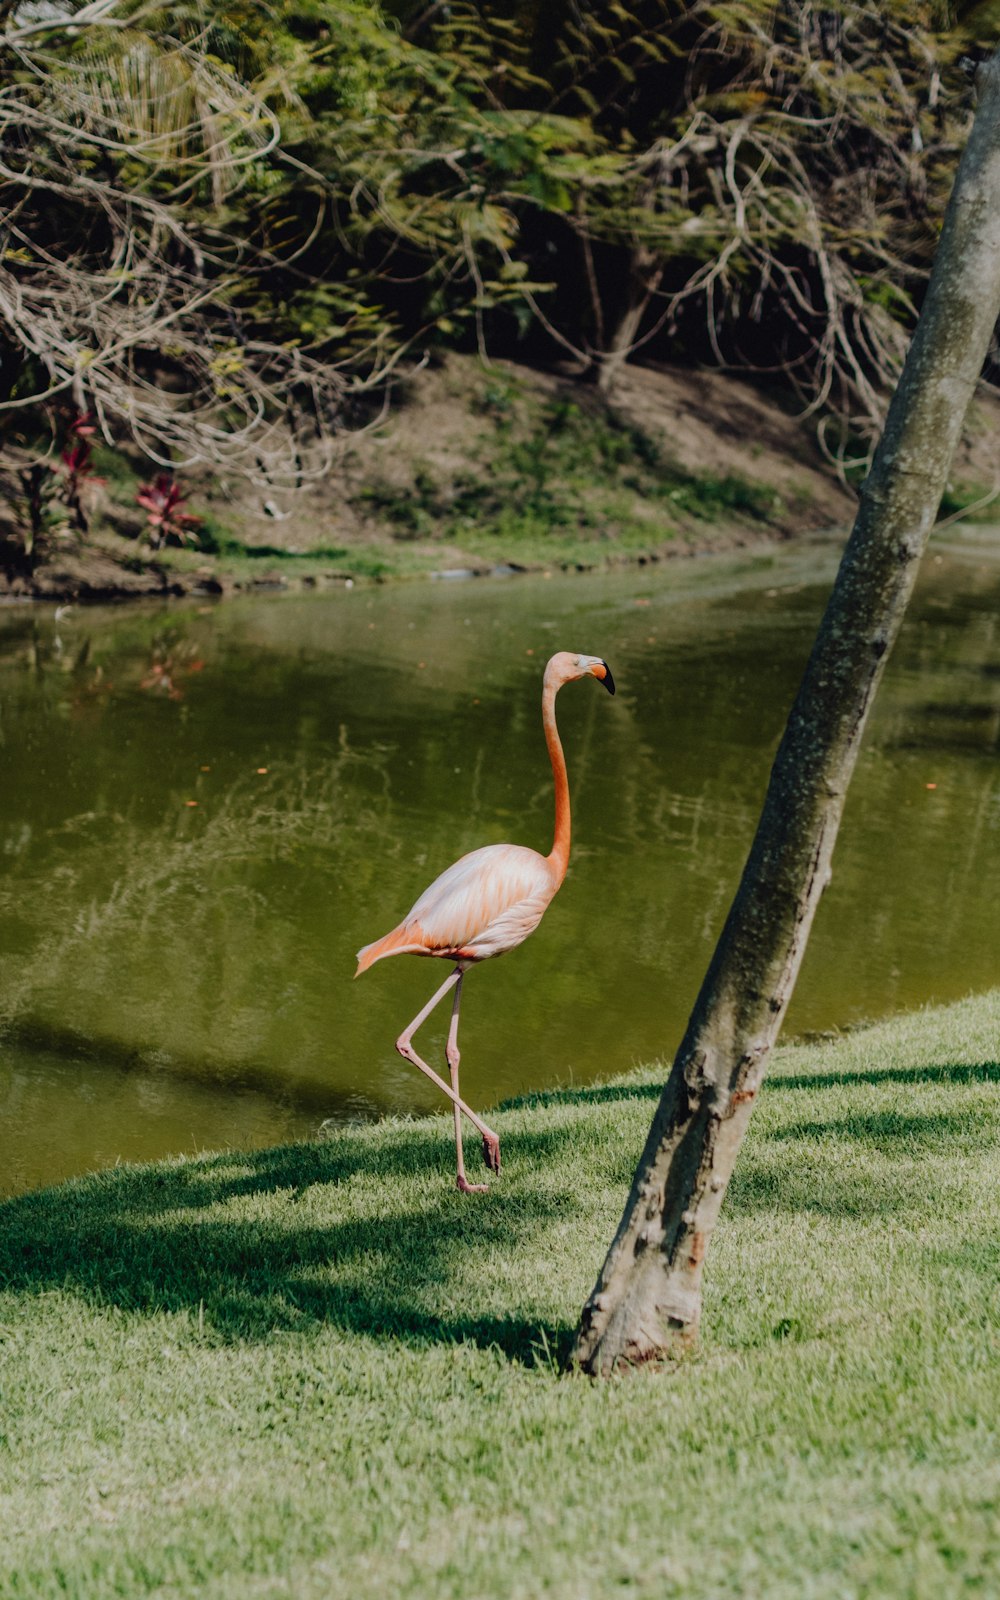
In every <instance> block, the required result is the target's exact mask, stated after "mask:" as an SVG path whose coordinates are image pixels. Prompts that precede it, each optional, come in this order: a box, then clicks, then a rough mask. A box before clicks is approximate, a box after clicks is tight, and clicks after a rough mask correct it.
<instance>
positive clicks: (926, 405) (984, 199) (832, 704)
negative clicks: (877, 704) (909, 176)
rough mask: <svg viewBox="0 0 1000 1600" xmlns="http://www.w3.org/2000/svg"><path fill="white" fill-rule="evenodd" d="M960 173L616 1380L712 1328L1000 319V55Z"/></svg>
mask: <svg viewBox="0 0 1000 1600" xmlns="http://www.w3.org/2000/svg"><path fill="white" fill-rule="evenodd" d="M976 82H977V87H978V88H979V90H980V95H981V103H980V106H979V110H978V112H977V114H976V119H975V122H974V125H973V128H972V133H971V135H970V138H969V142H968V146H967V148H966V150H965V153H964V155H963V157H962V160H961V162H960V164H959V169H958V174H957V176H956V179H955V188H954V192H953V194H952V197H951V202H950V204H949V207H948V212H947V215H946V217H945V222H944V228H943V230H942V234H941V241H940V244H939V246H938V252H937V258H936V260H935V263H934V271H933V273H932V276H931V281H930V285H929V287H928V291H927V298H926V301H925V304H924V308H923V311H922V314H921V317H920V321H919V323H918V326H917V329H916V332H915V334H914V336H913V342H912V345H911V347H910V352H909V355H908V357H907V360H906V365H905V367H904V369H903V374H902V377H901V379H900V382H899V387H898V389H897V391H896V394H895V396H894V398H893V402H892V405H891V407H890V409H889V415H888V418H887V420H886V426H885V433H884V435H883V438H882V442H881V444H880V446H879V449H878V452H877V454H876V457H875V462H874V465H873V467H872V471H871V475H870V476H869V478H868V480H867V482H866V484H865V487H864V490H863V493H862V496H861V503H860V506H859V508H858V514H857V519H856V521H855V524H854V529H853V532H852V534H851V537H850V540H849V542H848V545H847V548H846V550H845V552H844V557H843V561H842V562H841V566H840V571H839V573H838V575H837V581H836V584H835V586H834V589H833V594H832V596H831V598H830V602H829V604H828V606H827V610H826V614H825V616H824V618H823V621H822V623H821V625H820V630H819V634H818V637H817V639H816V643H815V645H814V647H813V652H812V655H811V657H810V660H809V664H808V666H807V668H806V672H805V677H804V679H803V682H802V686H801V688H800V690H799V693H798V697H797V698H796V701H795V704H794V706H793V708H792V711H791V715H790V717H789V720H788V725H787V727H786V729H785V734H784V737H783V739H782V741H781V745H780V748H779V750H778V754H777V756H776V758H775V762H774V767H773V769H772V772H771V779H770V784H769V787H768V791H767V797H766V799H765V802H764V809H763V812H762V815H761V819H760V823H759V825H758V828H757V835H756V838H755V839H754V842H753V845H752V847H751V850H750V855H749V858H748V860H747V864H746V867H745V868H744V872H743V878H742V881H741V883H740V886H739V889H738V891H737V894H736V898H735V900H734V901H733V905H732V908H731V910H730V912H729V916H728V918H727V920H726V924H725V927H724V929H723V931H722V935H721V937H720V939H719V943H718V946H717V947H716V951H715V954H714V956H713V957H712V961H711V964H710V966H709V969H708V972H707V974H706V977H705V981H704V983H703V985H702V989H701V993H700V994H699V996H698V999H697V1001H696V1003H695V1007H694V1011H693V1013H692V1016H691V1020H690V1022H689V1023H688V1027H687V1032H686V1034H685V1036H684V1039H683V1042H682V1044H681V1046H680V1050H679V1051H678V1054H677V1058H676V1060H675V1061H674V1064H673V1068H672V1071H671V1073H670V1077H669V1079H668V1080H667V1084H666V1086H665V1088H664V1091H663V1095H662V1098H661V1100H660V1103H659V1106H658V1108H657V1111H656V1115H655V1117H654V1119H653V1125H652V1127H651V1128H650V1131H649V1137H648V1139H647V1141H646V1147H645V1149H644V1151H643V1153H642V1157H641V1159H640V1162H639V1166H638V1168H637V1170H636V1174H635V1179H634V1181H633V1184H632V1192H631V1194H630V1195H629V1199H628V1204H627V1205H626V1208H625V1213H624V1216H623V1217H622V1220H621V1223H620V1225H619V1228H618V1232H617V1234H616V1235H615V1238H614V1241H613V1243H612V1245H611V1249H610V1251H609V1252H608V1256H607V1259H606V1261H605V1263H604V1266H603V1268H602V1270H601V1275H600V1277H599V1279H598V1281H597V1284H596V1286H595V1288H594V1291H593V1293H592V1294H591V1296H590V1299H589V1300H588V1301H587V1304H586V1305H585V1306H584V1308H583V1315H582V1318H581V1322H580V1327H579V1330H578V1332H577V1338H576V1346H575V1350H574V1358H575V1360H576V1362H577V1363H578V1364H579V1365H581V1366H582V1367H583V1368H584V1369H585V1370H587V1371H589V1372H592V1373H595V1374H599V1373H608V1372H610V1371H611V1370H612V1369H613V1368H614V1367H615V1366H616V1365H617V1364H618V1363H620V1362H624V1363H634V1362H640V1361H643V1360H648V1359H650V1358H655V1357H657V1356H659V1355H661V1354H664V1353H666V1352H668V1351H669V1350H670V1349H671V1348H672V1347H675V1346H676V1345H677V1344H678V1342H685V1341H686V1340H688V1339H690V1338H691V1337H692V1336H693V1335H694V1333H695V1332H696V1330H697V1327H698V1320H699V1315H700V1311H701V1274H702V1263H703V1261H704V1258H705V1251H706V1248H707V1246H708V1241H709V1239H710V1237H711V1233H712V1229H713V1227H714V1226H715V1221H716V1218H717V1217H718V1214H719V1208H720V1206H721V1204H722V1200H723V1197H724V1195H725V1192H726V1185H727V1183H728V1182H729V1177H730V1174H731V1172H732V1170H733V1164H734V1162H735V1159H736V1156H737V1153H738V1151H739V1148H740V1145H741V1143H742V1141H743V1136H744V1134H745V1132H746V1127H747V1123H748V1121H749V1118H750V1113H751V1110H752V1108H753V1103H754V1099H755V1097H756V1095H757V1091H758V1090H759V1088H760V1085H761V1081H762V1079H763V1077H764V1072H765V1068H766V1064H767V1059H768V1055H769V1053H770V1050H771V1047H772V1045H773V1043H774V1040H775V1037H776V1035H777V1032H778V1029H779V1027H780V1025H781V1020H782V1017H783V1016H784V1013H785V1009H786V1007H787V1005H788V1002H789V999H790V998H791V993H792V989H793V987H794V984H795V979H796V976H797V974H798V970H799V965H800V963H801V960H802V956H803V952H804V951H805V947H806V941H807V939H808V937H809V930H810V927H811V925H812V920H813V916H814V914H815V911H816V907H817V905H818V903H819V899H820V896H821V894H822V893H823V890H824V888H825V887H826V884H827V883H828V882H829V879H830V858H831V855H832V853H833V846H834V841H835V839H836V836H837V828H838V826H839V823H840V816H841V812H842V810H843V805H844V797H845V795H846V793H847V786H848V784H849V782H850V779H851V773H852V772H853V769H854V763H855V760H856V758H857V753H858V746H859V744H860V742H861V735H862V732H863V730H864V725H865V720H866V718H867V715H868V710H869V708H870V706H871V703H872V699H873V697H874V694H875V689H876V687H877V685H878V681H879V678H880V676H881V673H882V669H883V667H884V666H885V662H886V658H887V656H888V653H889V650H890V648H891V646H892V644H893V641H894V640H895V637H896V634H897V633H898V631H899V626H900V623H901V622H902V619H903V613H904V612H905V610H906V605H907V601H908V600H909V597H910V592H911V590H912V587H913V583H914V579H915V577H916V573H917V567H918V565H919V562H920V557H921V555H922V553H923V550H924V547H925V545H926V543H927V537H928V534H929V532H930V529H931V526H932V524H933V522H934V519H935V516H936V515H937V508H938V503H939V501H940V497H941V492H942V490H943V488H944V484H945V480H946V477H947V473H948V468H949V466H950V463H951V459H952V454H953V452H954V448H955V445H956V443H957V441H958V437H959V433H960V430H961V427H962V422H963V420H964V417H965V412H966V409H967V407H968V403H969V400H970V398H971V396H972V392H973V389H974V387H975V384H976V381H977V379H978V377H979V373H980V371H981V369H982V364H983V358H984V356H985V354H986V350H987V348H988V345H989V341H990V336H991V334H992V332H993V328H994V326H995V324H996V321H997V317H998V314H1000V51H998V52H997V54H996V55H994V56H993V58H992V59H991V60H990V61H989V62H988V63H986V64H985V65H984V66H981V67H980V68H979V71H978V73H977V77H976Z"/></svg>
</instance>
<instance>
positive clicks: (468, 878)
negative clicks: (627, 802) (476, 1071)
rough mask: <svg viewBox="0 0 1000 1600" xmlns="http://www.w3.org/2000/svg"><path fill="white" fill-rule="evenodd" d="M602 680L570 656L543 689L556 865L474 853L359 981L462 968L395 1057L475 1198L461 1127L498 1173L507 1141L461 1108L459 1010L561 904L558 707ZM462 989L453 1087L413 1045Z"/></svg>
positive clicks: (381, 949) (594, 662)
mask: <svg viewBox="0 0 1000 1600" xmlns="http://www.w3.org/2000/svg"><path fill="white" fill-rule="evenodd" d="M585 677H593V678H597V679H598V681H599V682H601V683H603V684H604V687H605V688H606V689H607V690H608V691H609V693H611V694H614V692H615V684H614V679H613V678H612V676H611V672H610V670H609V668H608V664H607V662H606V661H604V660H602V658H601V657H600V656H578V655H573V654H572V653H571V652H570V651H568V650H561V651H560V652H559V653H558V654H557V655H554V656H553V657H552V659H551V660H550V661H549V663H548V665H547V666H546V668H545V676H544V680H543V686H542V727H543V729H544V732H545V742H546V745H547V747H548V752H549V759H550V761H551V763H552V777H553V780H554V783H555V800H556V822H555V838H554V840H553V844H552V849H551V851H550V852H549V854H548V855H547V856H543V855H539V853H538V851H537V850H529V849H528V848H527V847H526V846H524V845H519V844H488V845H484V846H483V847H482V849H479V850H472V851H470V852H469V854H468V855H464V856H461V857H460V858H459V860H458V861H455V862H453V863H452V865H451V866H450V867H446V868H445V870H444V872H442V873H441V875H440V876H439V877H437V878H435V879H434V882H433V883H432V884H431V885H430V887H429V888H427V889H425V890H424V892H423V894H422V895H421V896H420V898H419V899H418V900H417V901H415V903H414V905H413V906H412V907H411V909H410V911H409V912H408V913H407V915H406V916H405V917H404V918H403V920H402V922H400V923H398V924H397V926H396V927H395V928H393V929H392V930H391V931H390V932H389V933H387V934H384V935H383V937H382V938H381V939H376V940H375V941H374V943H373V944H366V945H365V946H364V947H363V948H362V949H361V950H359V951H358V970H357V972H356V973H355V977H357V976H358V974H360V973H362V972H367V970H368V968H369V967H372V966H374V965H375V963H376V961H384V960H385V958H386V957H387V956H402V955H416V956H440V957H443V958H444V959H445V960H450V961H454V962H456V963H457V965H456V967H455V970H454V972H453V973H452V974H451V976H450V977H449V978H446V979H445V981H444V983H443V984H442V985H441V987H440V989H439V990H438V991H437V993H436V994H435V995H433V996H432V997H431V999H430V1000H429V1001H428V1003H427V1004H426V1005H425V1006H424V1008H423V1010H422V1011H420V1012H419V1013H418V1014H417V1016H415V1017H414V1019H413V1021H412V1022H411V1023H410V1025H409V1027H408V1028H405V1029H404V1030H403V1032H402V1033H401V1034H400V1036H399V1038H398V1039H397V1040H396V1049H397V1050H398V1051H399V1053H400V1055H401V1056H402V1057H403V1058H404V1060H406V1061H410V1062H412V1064H413V1065H414V1066H415V1067H418V1068H419V1070H420V1071H421V1072H423V1073H424V1074H425V1075H426V1076H427V1077H428V1078H430V1079H431V1081H432V1082H433V1083H435V1084H436V1085H437V1087H438V1088H439V1089H440V1090H442V1092H443V1093H444V1094H446V1095H447V1096H448V1098H449V1099H450V1100H451V1102H452V1108H453V1111H454V1118H455V1148H456V1153H457V1157H458V1179H457V1182H458V1187H459V1189H460V1190H461V1191H462V1192H463V1194H469V1193H471V1192H472V1191H474V1190H476V1189H481V1188H483V1187H484V1185H483V1184H470V1183H469V1182H468V1180H467V1179H466V1176H465V1163H464V1158H463V1155H462V1130H461V1118H462V1116H463V1115H465V1116H467V1117H468V1118H469V1120H470V1122H471V1123H472V1124H473V1126H474V1127H475V1128H476V1129H477V1130H478V1132H479V1133H480V1135H481V1136H482V1140H483V1158H484V1160H485V1162H486V1165H487V1167H489V1168H490V1170H491V1171H492V1172H499V1171H500V1140H499V1139H498V1137H497V1135H496V1134H495V1133H494V1132H493V1131H492V1129H490V1128H488V1127H487V1126H486V1124H485V1122H483V1120H482V1118H481V1117H478V1116H477V1115H476V1113H475V1112H474V1111H473V1110H472V1109H471V1107H470V1106H468V1105H466V1103H465V1101H464V1100H463V1099H462V1098H461V1095H460V1094H459V1089H458V1063H459V1059H460V1057H459V1050H458V1006H459V999H460V997H461V993H462V979H463V977H464V974H465V971H466V969H467V967H469V966H471V965H472V964H473V963H474V962H478V961H487V960H489V958H490V957H491V956H500V955H503V954H504V952H505V951H506V950H513V949H514V948H515V947H516V946H517V945H519V944H522V943H523V942H524V940H525V939H526V938H527V937H528V935H529V933H533V932H534V930H535V929H536V928H537V927H538V924H539V923H540V922H541V920H542V917H543V915H544V913H545V910H546V907H547V906H548V904H549V902H550V901H551V899H552V898H553V896H554V895H555V893H556V891H557V889H558V888H559V885H560V884H561V883H562V881H563V878H564V877H565V876H566V867H567V864H568V862H569V846H570V806H569V782H568V780H567V776H566V761H565V758H564V756H563V748H562V744H561V743H560V740H559V733H558V730H557V728H556V717H555V699H556V695H557V693H558V692H559V690H560V689H561V688H562V686H563V684H566V683H570V682H572V681H573V679H575V678H585ZM452 989H454V991H455V998H454V1004H453V1009H452V1017H451V1027H450V1029H449V1033H448V1045H447V1049H446V1051H445V1054H446V1057H447V1061H448V1066H449V1069H450V1072H451V1087H450V1088H449V1086H448V1084H447V1083H445V1081H444V1079H443V1078H442V1077H440V1076H439V1075H438V1074H437V1073H436V1072H435V1071H434V1070H433V1068H432V1067H429V1066H428V1065H427V1063H426V1061H422V1060H421V1059H420V1057H419V1056H418V1055H417V1052H416V1050H414V1048H413V1044H412V1040H413V1035H414V1034H415V1033H416V1031H417V1029H418V1028H419V1027H420V1026H421V1024H422V1023H423V1022H425V1021H426V1019H427V1018H428V1017H429V1016H430V1014H431V1012H432V1011H433V1010H434V1007H435V1006H436V1005H438V1004H439V1002H440V1001H441V1000H443V999H444V997H445V995H446V994H448V993H449V991H450V990H452Z"/></svg>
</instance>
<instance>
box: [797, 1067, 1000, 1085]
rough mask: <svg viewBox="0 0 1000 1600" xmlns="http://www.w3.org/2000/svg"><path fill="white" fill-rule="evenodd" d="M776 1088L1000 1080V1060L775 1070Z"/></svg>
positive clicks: (993, 1081) (990, 1081) (989, 1081)
mask: <svg viewBox="0 0 1000 1600" xmlns="http://www.w3.org/2000/svg"><path fill="white" fill-rule="evenodd" d="M771 1082H772V1083H773V1085H774V1087H775V1088H776V1089H834V1088H837V1087H839V1086H840V1085H841V1084H843V1085H845V1086H846V1085H849V1084H852V1083H1000V1062H996V1061H976V1062H967V1061H963V1062H956V1063H954V1064H950V1063H949V1064H947V1065H946V1064H941V1065H937V1064H935V1065H933V1066H927V1067H871V1068H862V1069H861V1070H853V1071H850V1072H790V1073H787V1074H782V1073H776V1074H775V1076H774V1077H773V1078H772V1079H771Z"/></svg>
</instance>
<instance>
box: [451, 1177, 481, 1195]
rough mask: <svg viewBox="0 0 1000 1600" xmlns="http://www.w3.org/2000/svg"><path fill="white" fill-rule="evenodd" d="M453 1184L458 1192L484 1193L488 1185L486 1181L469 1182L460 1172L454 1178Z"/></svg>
mask: <svg viewBox="0 0 1000 1600" xmlns="http://www.w3.org/2000/svg"><path fill="white" fill-rule="evenodd" d="M455 1184H456V1187H457V1188H458V1191H459V1193H460V1194H486V1193H487V1191H488V1190H489V1187H490V1186H489V1184H488V1183H470V1182H469V1180H468V1179H467V1178H466V1176H465V1174H464V1173H461V1172H460V1173H459V1175H458V1177H457V1178H456V1179H455Z"/></svg>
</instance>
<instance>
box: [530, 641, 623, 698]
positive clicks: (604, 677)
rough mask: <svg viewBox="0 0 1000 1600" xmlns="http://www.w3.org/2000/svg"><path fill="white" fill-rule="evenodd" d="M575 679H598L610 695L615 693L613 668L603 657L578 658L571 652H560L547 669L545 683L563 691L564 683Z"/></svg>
mask: <svg viewBox="0 0 1000 1600" xmlns="http://www.w3.org/2000/svg"><path fill="white" fill-rule="evenodd" d="M574 678H597V679H598V680H599V681H600V682H601V683H603V685H604V687H605V689H607V691H608V693H609V694H614V692H615V680H614V678H613V677H612V676H611V668H610V667H609V666H608V663H607V662H606V661H605V660H604V659H603V657H601V656H578V655H574V654H573V652H572V651H571V650H560V651H559V653H558V655H554V656H553V657H552V659H551V660H550V661H549V663H548V665H547V667H546V668H545V682H546V684H549V683H551V684H552V685H553V687H554V688H556V689H561V688H562V685H563V684H564V683H572V682H573V680H574Z"/></svg>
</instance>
